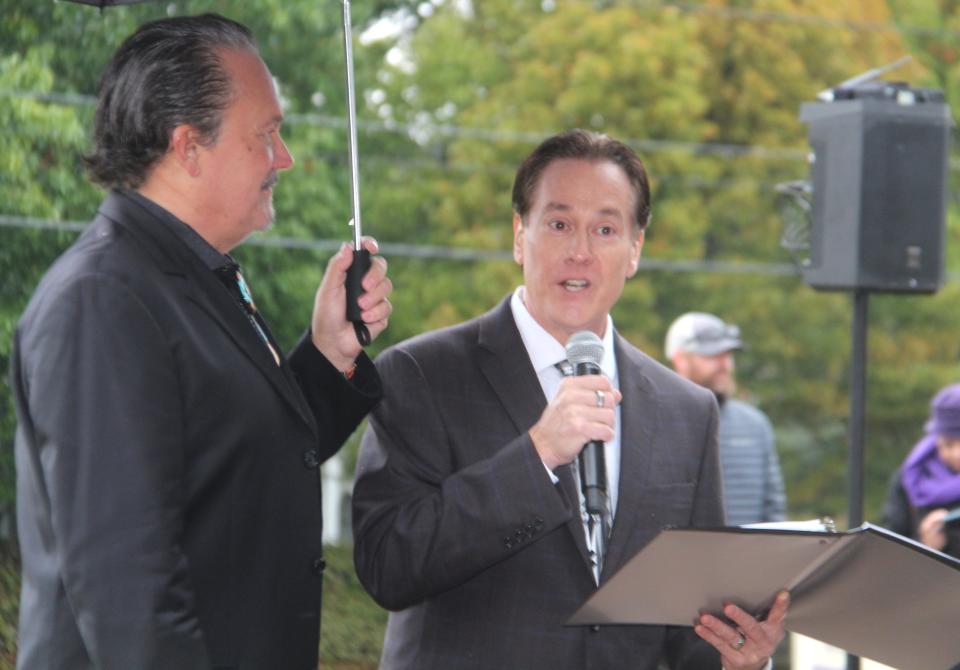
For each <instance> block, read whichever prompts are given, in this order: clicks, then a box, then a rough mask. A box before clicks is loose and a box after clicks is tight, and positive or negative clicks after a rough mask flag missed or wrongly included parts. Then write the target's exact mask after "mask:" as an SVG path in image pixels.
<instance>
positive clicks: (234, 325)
mask: <svg viewBox="0 0 960 670" xmlns="http://www.w3.org/2000/svg"><path fill="white" fill-rule="evenodd" d="M100 213H101V214H102V215H104V216H106V217H107V218H109V219H111V220H112V221H114V222H115V223H117V224H118V225H120V226H122V227H123V228H125V229H126V230H128V231H130V233H131V234H132V235H133V237H134V238H135V239H137V241H138V242H139V243H140V245H141V247H142V248H143V249H144V250H145V251H146V252H147V253H148V254H150V256H151V257H152V258H153V259H154V260H155V261H156V262H157V264H158V266H159V267H160V268H161V270H162V271H163V272H164V273H165V274H167V275H168V276H170V277H171V280H172V282H173V283H175V284H176V285H177V286H178V288H179V290H180V293H181V294H182V295H183V296H184V298H185V299H187V300H189V301H191V302H193V303H194V304H195V305H197V306H198V307H199V308H200V309H201V310H203V311H204V312H205V313H206V314H207V315H209V317H210V319H211V320H212V321H213V322H214V323H216V324H217V326H218V327H219V328H220V329H221V330H222V331H223V332H224V334H225V335H226V336H227V337H228V338H230V340H231V341H233V342H234V344H235V345H236V346H237V348H238V349H239V350H240V351H241V352H243V354H244V355H245V356H246V357H247V358H248V359H249V360H250V362H251V363H252V364H253V365H254V366H255V367H256V368H257V369H258V370H259V371H260V372H261V374H263V376H264V377H265V378H266V379H267V381H268V382H269V383H270V384H271V385H272V386H273V388H274V389H275V390H276V392H277V393H278V394H280V396H282V397H283V398H284V399H285V400H286V401H287V402H288V403H289V404H290V405H291V406H292V408H293V409H294V410H295V411H296V412H297V414H299V415H300V417H301V418H302V419H303V420H304V422H305V423H306V424H307V425H308V426H309V427H310V428H311V430H312V431H313V432H314V434H316V433H317V426H316V421H315V420H314V417H313V413H312V412H311V411H310V409H309V407H308V406H307V404H306V401H305V399H304V398H303V394H302V393H300V389H299V386H297V385H296V383H295V380H291V379H290V375H288V374H287V373H286V371H285V370H284V369H282V368H281V367H278V366H277V364H276V362H275V361H274V360H273V356H272V355H271V354H270V351H269V350H268V349H267V347H266V346H265V345H264V343H263V341H262V340H261V339H260V337H259V335H257V333H256V331H255V330H254V329H253V327H252V326H251V325H250V323H249V322H248V321H247V318H246V315H245V314H244V313H243V312H242V311H241V309H240V308H239V307H238V306H237V305H236V303H235V301H234V299H233V298H232V297H231V296H230V294H229V293H228V292H227V290H226V288H225V287H224V286H223V285H222V284H221V283H220V280H219V279H218V278H217V277H216V275H214V273H213V272H211V271H210V270H209V269H208V268H207V267H206V266H204V265H203V263H202V261H201V260H200V259H199V258H197V257H196V255H195V254H194V253H193V252H191V251H190V249H188V248H187V247H186V245H185V244H184V243H183V242H182V241H181V240H180V239H178V238H177V236H176V235H175V234H174V233H173V232H172V231H170V230H169V229H168V227H167V225H166V224H165V223H164V222H162V221H157V220H156V219H155V217H154V215H153V214H152V213H150V212H148V211H147V210H145V209H143V208H142V207H141V206H140V205H138V204H137V203H136V202H135V201H133V200H131V199H129V198H126V197H123V196H121V195H118V194H116V193H111V194H110V195H109V196H108V197H107V199H106V200H105V201H104V202H103V204H102V205H101V206H100ZM268 337H270V339H271V341H272V340H273V337H272V335H269V334H268ZM275 346H276V345H275ZM277 352H278V353H280V352H281V350H280V349H279V348H277Z"/></svg>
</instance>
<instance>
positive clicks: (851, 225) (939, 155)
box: [800, 85, 952, 293]
mask: <svg viewBox="0 0 960 670" xmlns="http://www.w3.org/2000/svg"><path fill="white" fill-rule="evenodd" d="M918 93H919V94H918ZM800 120H801V121H803V122H804V123H806V124H808V125H809V138H810V146H811V148H812V150H813V155H812V166H811V170H812V178H813V221H812V225H811V231H810V233H811V234H810V237H811V240H810V258H809V259H808V260H807V261H806V263H805V266H804V268H803V279H804V281H805V282H806V283H808V284H809V285H810V286H812V287H814V288H817V289H824V290H853V289H865V290H870V291H877V292H910V293H932V292H934V291H936V290H937V289H939V288H940V286H941V285H942V284H943V258H944V250H943V241H944V221H945V217H946V203H947V177H948V170H949V153H950V152H949V148H950V132H951V128H952V121H951V118H950V112H949V108H948V107H947V105H946V104H945V103H944V102H943V96H942V94H939V92H938V91H932V92H931V91H926V92H923V91H920V92H917V91H912V90H910V89H907V88H904V87H903V86H893V85H887V86H880V87H872V88H870V89H867V90H865V91H862V92H858V91H857V90H856V89H853V90H848V91H846V92H845V96H844V98H843V99H836V100H834V101H832V102H812V103H805V104H803V105H802V106H801V109H800Z"/></svg>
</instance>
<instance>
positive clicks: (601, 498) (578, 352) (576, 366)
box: [567, 330, 607, 518]
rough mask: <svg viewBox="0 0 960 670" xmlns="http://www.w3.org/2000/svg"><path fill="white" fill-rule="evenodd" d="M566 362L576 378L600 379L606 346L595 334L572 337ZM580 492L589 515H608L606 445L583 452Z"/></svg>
mask: <svg viewBox="0 0 960 670" xmlns="http://www.w3.org/2000/svg"><path fill="white" fill-rule="evenodd" d="M567 360H568V361H569V362H570V365H571V366H572V367H573V374H574V375H576V376H578V377H579V376H581V375H598V374H600V362H601V361H602V360H603V342H601V341H600V338H599V337H597V335H596V334H595V333H592V332H590V331H589V330H582V331H580V332H578V333H574V334H573V335H571V336H570V340H569V341H568V342H567ZM578 460H579V462H580V489H581V491H583V498H584V500H585V501H586V507H587V512H588V513H590V514H597V515H600V516H601V518H603V516H604V515H605V514H606V511H607V468H606V463H605V460H604V456H603V442H600V441H599V440H591V441H590V442H587V443H586V444H585V445H584V447H583V449H582V450H581V451H580V456H579V457H578Z"/></svg>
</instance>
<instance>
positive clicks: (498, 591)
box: [353, 131, 787, 670]
mask: <svg viewBox="0 0 960 670" xmlns="http://www.w3.org/2000/svg"><path fill="white" fill-rule="evenodd" d="M649 202H650V200H649V187H648V184H647V177H646V173H645V171H644V168H643V165H642V164H641V162H640V160H639V158H637V156H636V155H635V154H634V153H633V151H632V150H630V149H629V148H628V147H626V146H625V145H623V144H622V143H620V142H616V141H614V140H611V139H609V138H607V137H605V136H601V135H595V134H592V133H588V132H585V131H571V132H569V133H565V134H562V135H558V136H556V137H553V138H550V139H548V140H546V141H545V142H544V143H543V144H541V145H540V147H538V148H537V149H536V150H535V151H534V152H533V154H532V155H531V156H530V157H529V158H527V160H526V161H525V162H524V163H523V165H522V166H521V167H520V169H519V171H518V173H517V178H516V181H515V183H514V191H513V205H514V212H515V213H514V217H513V228H514V258H515V259H516V261H517V263H519V264H520V265H521V266H522V267H523V278H524V285H523V286H521V287H519V288H518V289H517V290H516V291H515V292H514V293H513V294H512V295H511V296H508V297H507V298H506V299H505V300H504V301H503V302H502V303H501V304H500V305H499V306H497V307H495V308H494V309H493V310H492V311H490V312H488V313H487V314H485V315H483V316H481V317H479V318H477V319H474V320H472V321H469V322H467V323H464V324H461V325H458V326H455V327H453V328H448V329H445V330H441V331H438V332H434V333H428V334H425V335H421V336H419V337H416V338H413V339H412V340H409V341H407V342H404V343H401V344H399V345H397V346H396V347H394V348H392V349H389V350H387V351H385V352H384V353H383V354H382V355H381V356H380V357H379V358H378V359H377V368H378V369H379V370H380V373H381V375H382V376H383V379H384V398H383V401H382V403H381V404H380V405H379V406H378V407H377V408H376V409H375V410H374V412H373V413H372V414H371V418H370V426H369V428H368V430H367V432H366V434H365V435H364V439H363V444H362V446H361V451H360V456H359V460H358V463H357V479H356V483H355V487H354V497H353V501H354V535H355V561H356V566H357V571H358V574H359V576H360V580H361V581H362V582H363V584H364V586H365V587H366V588H367V590H368V591H369V592H370V593H371V594H372V595H373V597H374V598H375V599H376V600H377V601H378V602H379V603H380V604H381V605H383V606H384V607H386V608H387V609H390V610H392V612H391V614H390V617H389V622H388V625H387V632H386V640H385V643H384V651H383V658H382V662H381V668H383V669H385V670H394V669H398V668H402V669H410V670H413V669H416V670H433V669H436V670H446V669H448V668H457V669H458V670H473V669H476V670H487V669H492V668H517V669H521V668H522V669H523V670H539V669H543V670H565V669H569V670H583V669H585V668H604V669H606V668H610V669H613V668H630V669H632V670H653V669H654V668H657V667H658V663H660V662H661V661H663V662H666V663H667V664H668V665H669V667H671V668H696V669H698V670H699V669H703V668H719V667H720V665H721V662H722V663H723V665H724V667H726V668H727V669H728V670H747V669H754V668H762V667H765V666H766V665H768V664H769V658H770V655H771V654H772V652H773V650H774V648H775V647H776V645H777V644H778V642H779V641H780V639H782V637H783V634H784V632H783V617H784V614H785V611H786V607H787V597H786V594H783V595H781V596H780V598H779V599H778V601H777V603H776V604H775V606H774V607H773V608H772V610H771V612H770V614H769V616H768V617H767V619H766V621H763V622H760V621H757V620H755V619H754V618H753V617H751V616H749V615H748V614H746V613H745V612H743V611H742V610H740V609H738V608H736V607H734V606H732V605H730V606H727V608H726V609H725V614H726V615H727V616H728V617H729V618H730V619H731V620H732V623H733V624H734V625H732V626H731V625H727V623H724V622H723V621H721V620H719V619H718V618H716V617H713V616H710V615H706V614H705V615H702V616H699V618H698V613H697V612H691V613H690V619H691V623H692V622H693V621H694V619H697V625H696V626H695V628H693V629H692V630H691V629H680V628H670V627H664V626H610V627H592V628H587V627H566V626H564V622H565V621H566V620H567V619H568V618H569V617H570V615H571V614H573V612H574V611H575V610H576V609H577V608H578V607H579V606H580V605H581V604H582V603H583V602H584V601H585V600H586V599H587V597H588V596H589V595H590V594H592V593H593V592H594V591H595V589H596V588H597V583H598V581H599V582H600V583H603V581H604V580H605V579H607V578H608V577H609V576H610V575H612V574H613V573H615V572H616V571H617V569H618V568H620V567H621V566H622V565H623V564H624V563H625V562H626V561H627V560H628V559H629V558H630V557H631V556H633V554H635V553H636V552H637V551H638V550H639V549H640V548H641V547H643V546H644V544H646V543H647V542H649V541H650V540H651V539H652V538H653V537H654V536H655V535H656V533H657V532H658V531H659V530H660V529H661V528H662V527H663V526H666V525H675V526H720V525H722V524H723V511H722V506H721V484H720V478H719V466H718V458H717V435H716V431H717V405H716V402H715V400H714V399H713V396H712V395H711V394H710V393H709V392H707V391H705V390H704V389H702V388H700V387H698V386H696V385H695V384H692V383H690V382H688V381H686V380H683V379H681V378H680V377H679V376H677V375H676V374H674V373H673V372H671V371H670V370H667V369H666V368H665V367H663V366H662V365H660V364H659V363H657V362H656V361H655V360H653V359H651V358H650V357H648V356H647V355H645V354H644V353H642V352H641V351H639V350H638V349H636V348H635V347H633V346H631V345H630V344H629V343H628V342H627V341H626V340H624V339H623V338H622V337H620V336H619V335H618V334H617V333H616V332H615V330H614V328H613V322H612V320H611V319H610V316H609V312H610V309H611V308H612V307H613V305H614V304H615V303H616V301H617V299H618V298H619V297H620V294H621V292H622V291H623V287H624V282H625V281H626V279H627V278H628V277H631V276H633V274H634V273H635V272H636V271H637V265H638V263H639V259H640V249H641V247H642V244H643V235H644V228H645V226H646V224H647V221H648V218H649V211H650V209H649ZM578 331H591V332H593V333H595V334H596V335H597V336H599V337H600V338H601V339H602V341H603V343H604V358H603V362H602V365H601V368H602V370H603V372H604V374H602V375H592V376H582V377H566V378H564V377H562V376H561V373H560V372H559V371H558V370H557V369H556V368H555V364H556V363H558V362H559V361H562V360H565V359H566V355H565V349H564V346H565V344H566V343H567V340H568V339H569V338H570V336H571V335H572V334H574V333H576V332H578ZM591 440H599V441H602V442H604V443H605V446H604V452H605V455H606V463H607V469H608V472H607V479H608V485H609V492H610V494H611V495H610V508H611V512H612V517H613V523H612V532H611V534H610V537H609V543H608V547H607V552H606V557H605V560H604V562H603V568H602V573H601V574H600V575H599V578H598V577H597V576H596V573H595V571H594V565H593V562H592V560H591V552H590V550H589V549H588V544H587V539H586V537H587V533H586V530H585V524H584V523H583V520H582V517H583V508H582V502H581V496H580V493H579V487H578V486H577V485H576V483H575V478H576V472H575V468H576V465H575V463H576V459H577V456H578V454H579V452H580V451H581V449H582V448H583V446H584V443H586V442H588V441H591ZM704 560H705V561H709V558H708V557H704ZM694 632H695V633H696V634H694ZM697 635H699V636H700V637H701V638H703V639H704V640H706V641H707V642H709V643H710V644H707V643H705V642H703V640H701V639H699V638H698V637H697ZM711 645H712V646H711ZM718 651H719V653H717V652H718Z"/></svg>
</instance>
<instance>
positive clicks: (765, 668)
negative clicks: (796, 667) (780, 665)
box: [720, 656, 773, 670]
mask: <svg viewBox="0 0 960 670" xmlns="http://www.w3.org/2000/svg"><path fill="white" fill-rule="evenodd" d="M720 667H721V668H723V670H727V666H725V665H721V666H720ZM760 670H773V657H772V656H771V657H770V658H768V659H767V664H766V665H765V666H763V667H762V668H761V669H760Z"/></svg>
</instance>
